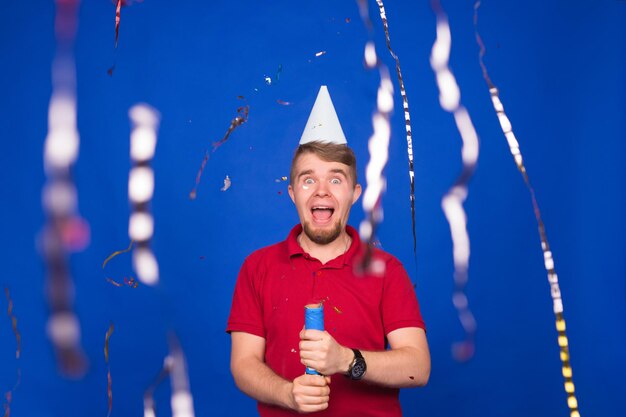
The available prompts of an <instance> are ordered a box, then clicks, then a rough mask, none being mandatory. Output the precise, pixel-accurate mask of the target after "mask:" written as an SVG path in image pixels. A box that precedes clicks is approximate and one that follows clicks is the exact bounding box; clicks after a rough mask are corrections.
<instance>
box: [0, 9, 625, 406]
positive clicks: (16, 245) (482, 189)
mask: <svg viewBox="0 0 626 417" xmlns="http://www.w3.org/2000/svg"><path fill="white" fill-rule="evenodd" d="M371 3H373V4H370V13H371V16H372V20H373V22H374V30H375V32H376V42H377V45H378V51H379V54H380V55H381V57H382V58H383V60H384V61H385V62H386V64H387V65H389V66H390V68H391V69H392V70H393V65H394V63H393V60H392V59H391V56H390V55H389V54H388V52H387V50H386V49H385V45H384V37H383V31H382V24H381V21H380V18H379V16H378V11H377V8H376V5H375V2H371ZM385 6H386V9H387V17H388V20H389V25H390V30H391V40H392V46H393V47H394V49H395V51H396V53H397V54H398V55H399V57H400V60H401V64H402V71H403V75H404V79H405V83H406V88H407V93H408V97H409V102H410V106H411V116H412V123H413V147H414V154H415V171H416V184H415V193H416V218H417V266H415V262H414V259H413V250H412V249H413V248H412V234H411V227H410V224H411V217H410V210H409V198H408V195H409V183H408V172H407V171H408V169H407V157H406V141H405V135H404V118H403V114H402V111H401V108H402V106H401V100H400V95H399V89H398V88H396V92H397V94H396V112H395V114H394V116H393V119H392V125H393V126H392V128H393V137H392V140H391V145H390V160H389V163H388V166H387V169H386V175H387V178H388V189H387V193H386V194H385V196H384V200H383V204H384V210H385V221H384V223H383V225H382V227H381V228H380V235H379V237H380V240H381V243H382V245H383V247H384V248H385V249H386V250H388V251H389V252H392V253H394V254H395V255H396V256H397V257H398V258H400V260H402V261H403V262H404V263H405V265H406V267H407V269H408V271H409V274H410V275H411V277H412V279H414V280H415V282H416V283H417V288H416V291H417V294H418V297H419V299H420V301H421V304H422V309H423V314H424V316H425V319H426V320H427V324H428V338H429V343H430V348H431V351H432V360H433V371H432V376H431V380H430V383H429V385H428V386H427V387H426V388H423V389H416V390H410V391H404V392H403V393H402V396H401V397H402V401H403V404H404V409H405V413H406V415H408V416H457V417H461V416H475V415H480V416H483V417H489V416H502V415H508V416H523V415H533V416H537V417H539V416H566V415H568V410H567V406H566V402H565V394H564V391H563V387H562V377H561V374H560V372H561V370H560V361H559V354H558V347H557V343H556V330H555V329H554V316H553V314H552V304H551V298H550V295H549V287H548V283H547V279H546V273H545V270H544V268H543V258H542V253H541V249H540V244H539V238H538V235H537V229H536V222H535V219H534V215H533V211H532V206H531V203H530V199H529V195H528V192H527V190H526V189H525V186H524V184H523V182H522V178H521V176H520V174H519V173H518V171H517V169H516V167H515V164H514V163H513V160H512V158H511V156H510V154H509V150H508V147H507V144H506V141H505V139H504V137H503V135H502V133H501V131H500V127H499V124H498V121H497V118H496V116H495V113H494V111H493V108H492V107H491V103H490V99H489V94H488V91H487V88H486V85H485V83H484V81H483V78H482V75H481V71H480V67H479V64H478V47H477V45H476V43H475V40H474V33H473V26H472V14H473V2H471V1H466V2H452V1H448V2H445V3H444V4H443V6H444V8H446V10H447V12H448V14H449V19H450V24H451V27H452V54H451V67H452V69H453V71H454V72H455V75H456V77H457V80H458V82H459V85H460V87H461V91H462V100H463V103H464V104H465V106H466V107H467V108H468V110H469V112H470V115H471V116H472V117H473V121H474V124H475V126H476V129H477V131H478V134H479V135H480V139H481V155H480V160H479V164H478V170H477V172H476V175H475V177H474V178H473V180H472V182H471V185H470V193H469V198H468V200H467V203H466V208H467V212H468V216H469V220H468V228H469V233H470V237H471V244H472V257H471V267H470V283H469V286H468V295H469V297H470V303H471V306H472V308H473V312H474V314H475V316H476V319H477V322H478V333H477V346H476V348H477V351H476V355H475V357H474V359H473V360H472V361H470V362H469V363H466V364H459V363H457V362H455V361H454V360H453V359H452V358H451V355H450V345H451V343H452V342H454V341H457V340H459V339H460V338H461V337H462V330H461V327H460V325H459V323H458V320H457V318H456V312H455V310H454V307H453V306H452V303H451V294H452V288H453V280H452V273H453V268H452V257H451V241H450V233H449V229H448V226H447V223H446V221H445V218H444V216H443V214H442V211H441V209H440V199H441V197H442V195H443V194H444V193H445V192H446V190H447V188H448V187H449V186H450V184H451V183H452V182H453V181H454V179H455V178H456V176H457V175H458V173H459V171H460V153H459V152H460V144H461V140H460V137H459V135H458V133H457V131H456V128H455V127H454V123H453V119H452V116H451V115H450V114H448V113H446V112H444V111H443V110H441V108H440V107H439V104H438V92H437V89H436V85H435V83H434V76H433V73H432V70H431V69H430V66H429V54H430V49H431V46H432V43H433V41H434V38H435V17H434V15H433V13H432V10H431V9H430V6H429V3H428V2H425V1H422V2H415V1H399V0H397V1H393V0H389V1H387V2H386V4H385ZM2 9H3V16H4V19H3V24H2V25H1V26H0V53H1V56H2V65H1V66H0V91H1V98H0V132H1V133H0V134H1V135H2V136H1V139H0V140H1V142H0V143H1V144H2V149H1V151H0V174H1V175H0V196H1V199H2V203H1V204H0V222H1V226H0V230H1V233H0V265H1V269H0V284H1V285H2V286H3V287H8V288H9V289H10V291H11V294H12V297H13V302H14V313H15V315H16V316H17V318H18V328H19V331H20V333H21V335H22V352H21V353H22V357H21V359H20V361H19V362H17V361H16V360H15V356H14V352H15V337H14V335H13V332H12V328H11V323H10V320H9V318H8V317H6V315H5V314H4V313H3V317H0V341H1V343H0V390H1V391H3V392H4V391H7V390H9V389H10V388H11V387H12V386H13V384H14V382H15V370H16V367H17V366H19V367H20V368H21V370H22V381H21V384H20V385H19V387H18V388H17V390H16V391H15V392H14V398H13V403H12V415H13V416H16V417H17V416H29V417H44V416H45V417H47V416H86V415H89V416H97V415H105V414H106V412H107V397H106V365H105V362H104V356H103V345H104V336H105V333H106V330H107V328H108V326H109V322H113V323H115V326H116V330H115V332H114V333H113V335H112V337H111V341H110V363H111V372H112V377H113V395H114V402H113V414H112V415H113V416H131V415H134V416H137V415H141V413H142V395H143V391H144V390H145V388H146V387H147V386H148V385H149V384H150V383H151V382H152V380H153V378H154V376H155V375H156V374H157V372H158V370H159V369H160V367H161V364H162V361H163V358H164V356H165V355H166V354H167V340H166V331H167V329H169V328H173V329H175V331H176V332H177V334H178V335H179V337H180V340H181V343H182V345H183V348H184V349H185V353H186V355H187V360H188V365H189V373H190V380H191V387H192V391H193V394H194V401H195V409H196V415H198V416H209V415H210V416H226V415H251V414H253V413H254V411H255V404H254V402H253V401H252V400H250V399H248V398H247V397H245V396H244V395H243V394H241V393H240V392H239V391H238V390H237V389H236V387H235V385H234V383H233V381H232V378H231V376H230V372H229V366H228V361H229V349H230V338H229V336H228V335H227V334H226V333H224V328H225V322H226V318H227V316H228V312H229V308H230V299H231V295H232V291H233V287H234V283H235V279H236V276H237V272H238V269H239V266H240V264H241V263H242V261H243V259H244V257H245V256H246V255H247V254H248V253H250V252H251V251H252V250H254V249H256V248H259V247H261V246H263V245H267V244H270V243H273V242H275V241H278V240H281V239H283V238H284V237H285V236H286V234H287V232H288V230H289V228H290V227H291V226H292V225H293V224H294V223H296V222H297V216H296V212H295V210H294V209H293V207H292V203H291V201H290V199H289V197H288V195H287V193H286V189H287V184H286V183H284V182H280V183H277V182H276V181H275V180H276V179H278V178H280V177H281V176H285V175H288V169H289V163H290V159H291V154H292V152H293V149H294V148H295V146H296V144H297V140H298V138H299V136H300V134H301V131H302V129H303V127H304V124H305V122H306V119H307V117H308V113H309V111H310V108H311V106H312V104H313V101H314V99H315V95H316V93H317V90H318V87H319V85H320V84H327V85H328V86H329V88H330V92H331V94H332V97H333V100H334V102H335V106H336V108H337V110H338V113H339V116H340V118H341V120H342V123H343V128H344V131H345V133H346V136H347V137H348V140H349V142H350V144H351V145H352V147H353V148H354V149H355V151H356V153H357V156H358V158H359V160H360V167H359V172H360V173H361V178H363V175H362V173H363V172H364V169H363V168H364V166H365V164H366V162H367V160H368V159H369V156H368V154H367V139H368V137H369V135H370V134H371V114H372V112H373V110H374V97H375V91H376V88H377V85H378V76H377V74H376V73H375V72H368V71H366V70H365V69H364V68H363V66H362V50H363V47H364V44H365V42H366V41H367V39H368V34H367V31H366V29H365V27H364V26H363V24H362V22H361V20H360V18H359V13H358V8H357V5H356V3H355V2H353V1H322V0H320V1H315V2H312V1H309V2H287V1H271V2H270V1H249V0H241V1H238V2H232V1H228V2H227V1H211V2H208V1H206V2H205V1H186V2H185V1H179V2H171V1H158V0H146V1H145V2H142V3H135V4H133V5H132V6H130V7H125V8H123V9H122V16H121V26H120V38H119V47H118V49H117V50H116V51H114V48H113V43H114V16H115V7H114V5H113V4H111V2H110V1H107V0H90V1H85V2H83V4H82V6H81V9H80V14H79V29H78V33H77V38H76V45H75V56H76V64H77V80H78V81H77V82H78V83H77V94H78V97H77V100H78V127H79V131H80V134H81V148H80V157H79V159H78V162H77V164H76V167H75V170H74V172H75V178H76V181H77V186H78V192H79V200H80V202H79V204H80V212H81V214H82V215H83V216H84V217H85V218H86V219H87V221H88V222H89V223H90V226H91V243H90V245H89V247H88V248H87V249H86V250H84V251H83V252H80V253H77V254H75V255H73V256H72V258H71V262H72V273H73V276H74V279H75V284H76V302H75V308H76V311H77V313H78V315H79V318H80V322H81V326H82V332H83V334H82V343H83V346H84V349H85V351H86V353H87V355H88V357H89V362H90V368H89V371H88V373H87V374H86V376H85V377H84V378H82V379H80V380H70V379H65V378H63V377H62V376H61V375H60V374H59V373H58V372H57V368H56V363H55V360H54V354H53V350H52V348H51V346H50V343H49V341H48V339H47V337H46V333H45V323H46V319H47V314H48V310H47V306H46V301H45V296H44V292H43V289H44V277H45V270H44V264H43V262H42V260H41V257H40V254H39V252H38V250H37V245H36V239H37V235H38V233H39V232H40V230H41V229H42V226H43V225H44V222H45V217H44V214H43V211H42V208H41V198H40V193H41V188H42V186H43V184H44V180H45V178H44V172H43V160H42V148H43V143H44V139H45V137H46V133H47V108H48V103H49V99H50V94H51V90H52V84H51V78H50V68H51V63H52V60H53V57H54V53H55V40H54V29H53V22H54V13H55V7H54V2H52V1H43V0H33V1H29V2H24V1H17V2H16V1H11V2H10V1H8V0H3V1H2ZM347 19H349V21H348V20H347ZM625 22H626V3H625V2H623V1H616V0H601V1H593V2H591V1H586V2H584V1H581V2H571V1H570V2H566V1H557V0H549V1H536V0H531V1H524V2H496V1H485V2H483V5H482V7H481V9H480V30H481V34H482V36H483V39H484V41H485V44H486V47H487V57H486V63H487V65H488V67H489V69H490V74H491V77H492V79H493V81H494V82H495V83H496V84H497V85H498V87H499V88H500V90H501V98H502V100H503V102H504V105H505V109H506V110H507V113H508V115H509V117H510V118H511V121H512V123H513V127H514V131H515V132H516V134H517V137H518V139H519V141H520V144H521V149H522V152H523V155H524V158H525V162H526V166H527V168H528V171H529V174H530V178H531V180H532V181H533V183H534V185H535V188H536V192H537V196H538V199H539V204H540V206H541V209H542V214H543V216H544V220H545V223H546V225H547V232H548V237H549V239H550V243H551V245H552V249H553V252H554V256H555V261H556V268H557V272H558V273H559V277H560V285H561V291H562V293H563V299H564V304H565V317H566V320H567V324H568V329H567V330H568V336H569V338H570V351H571V355H572V365H573V369H574V382H575V383H576V393H577V396H578V399H579V402H580V410H581V413H582V415H583V416H616V415H622V414H623V412H624V411H623V406H622V405H621V404H622V397H623V395H624V392H626V382H625V378H626V360H625V359H624V352H625V347H624V346H625V344H626V272H625V269H626V261H625V256H624V255H625V242H624V236H625V233H624V232H625V226H624V219H623V214H624V212H625V208H626V207H625V189H626V188H625V178H626V176H625V172H624V163H625V162H626V161H625V159H626V152H625V151H626V149H625V148H626V145H625V144H624V143H625V141H624V139H626V128H625V122H624V119H625V109H626V106H625V97H626V86H625V82H624V74H625V73H626V64H625V63H626V56H625V55H626V52H625V46H624V41H625V39H626V25H625ZM320 51H326V54H325V55H322V56H320V57H316V56H315V54H316V53H317V52H320ZM113 62H115V63H116V68H115V72H114V73H113V76H109V75H107V69H108V68H109V67H110V66H111V65H112V64H113ZM280 66H281V67H282V70H281V71H280V76H279V79H277V77H276V74H277V72H278V68H279V67H280ZM266 75H267V76H270V77H271V78H272V79H273V80H274V82H273V83H272V85H267V84H266V83H265V82H264V76H266ZM392 77H393V79H394V82H396V87H397V81H396V79H395V74H393V73H392ZM238 95H243V96H245V97H246V99H247V103H248V104H249V105H250V117H249V120H248V122H247V123H245V124H244V125H242V126H241V127H239V128H238V129H237V130H235V132H234V133H233V134H232V135H231V137H230V139H229V141H228V142H227V143H225V144H224V145H223V146H221V147H220V148H219V149H218V150H217V151H216V152H215V153H213V154H212V155H211V159H210V160H209V162H208V164H207V167H206V169H205V171H204V175H203V178H202V181H201V184H200V188H199V192H198V198H197V199H196V200H195V201H190V200H189V198H188V194H189V192H190V191H191V189H192V188H193V185H194V183H195V176H196V172H197V170H198V168H199V166H200V163H201V161H202V158H203V156H204V152H205V150H206V149H209V147H210V146H211V143H213V142H215V141H217V140H219V139H221V138H222V136H223V134H224V133H225V132H226V129H227V128H228V126H229V124H230V121H231V119H232V118H233V117H235V116H236V108H237V107H238V106H240V105H241V104H242V102H241V101H240V100H238V99H237V96H238ZM276 100H284V101H288V102H291V103H293V104H292V105H290V106H282V105H279V104H277V102H276ZM140 101H143V102H147V103H149V104H151V105H152V106H154V107H155V108H157V109H158V110H159V111H160V112H161V114H162V120H161V128H160V133H159V142H158V145H157V152H156V157H155V160H154V168H155V171H156V182H157V183H156V192H155V196H154V200H153V205H152V207H153V210H154V214H155V217H156V232H155V237H154V242H153V247H154V250H155V252H156V254H157V257H158V259H159V262H160V266H161V274H162V285H161V288H160V289H159V290H158V291H157V290H155V289H151V288H147V287H145V286H139V287H138V288H136V289H131V288H127V287H123V288H117V287H114V286H113V285H111V284H110V283H108V282H107V281H106V280H105V277H107V276H108V277H113V278H116V279H118V280H121V277H123V276H129V275H132V274H133V273H132V270H131V264H130V256H128V254H126V255H122V256H119V257H117V258H115V259H114V260H113V261H111V262H110V264H109V265H108V266H107V269H106V270H105V271H103V270H102V268H101V265H102V262H103V261H104V259H105V258H106V257H107V256H108V255H110V254H111V253H112V252H114V251H115V250H120V249H123V248H125V247H126V246H128V243H129V239H128V235H127V223H128V215H129V205H128V200H127V177H128V170H129V167H130V161H129V156H128V154H129V139H128V138H129V132H130V126H129V121H128V116H127V112H128V109H129V108H130V107H131V106H132V105H134V104H135V103H137V102H140ZM226 175H229V176H230V178H231V179H232V187H231V188H230V189H229V190H227V191H226V192H221V191H220V188H221V187H222V181H223V179H224V177H225V176H226ZM362 217H363V212H362V209H361V206H360V203H357V205H356V206H355V208H354V210H353V214H352V221H351V223H352V224H353V225H358V223H359V222H360V220H361V218H362ZM161 297H164V299H165V300H166V302H165V303H164V304H163V303H162V302H161ZM6 303H7V302H6V300H5V299H4V298H3V299H1V300H0V306H1V308H2V310H3V311H6V308H7V304H6ZM164 305H165V306H166V307H163V306H164ZM156 398H157V402H158V404H157V405H158V407H159V411H160V412H159V415H161V416H166V415H169V413H170V412H169V385H168V384H167V383H165V384H164V385H163V386H161V387H160V388H159V389H158V391H157V394H156Z"/></svg>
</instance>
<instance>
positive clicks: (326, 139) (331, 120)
mask: <svg viewBox="0 0 626 417" xmlns="http://www.w3.org/2000/svg"><path fill="white" fill-rule="evenodd" d="M309 142H323V143H334V144H337V145H344V144H347V143H348V141H347V140H346V137H345V135H344V134H343V130H342V129H341V124H340V123H339V118H338V117H337V113H336V112H335V106H333V101H332V100H331V99H330V94H329V93H328V88H327V87H326V86H325V85H323V86H321V87H320V91H319V93H317V98H316V99H315V104H314V105H313V110H311V114H310V115H309V120H308V121H307V122H306V126H305V127H304V132H302V137H301V138H300V145H303V144H305V143H309Z"/></svg>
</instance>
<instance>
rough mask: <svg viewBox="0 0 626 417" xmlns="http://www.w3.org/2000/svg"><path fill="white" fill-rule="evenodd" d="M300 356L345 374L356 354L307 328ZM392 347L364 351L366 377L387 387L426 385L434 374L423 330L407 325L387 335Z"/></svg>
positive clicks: (326, 370)
mask: <svg viewBox="0 0 626 417" xmlns="http://www.w3.org/2000/svg"><path fill="white" fill-rule="evenodd" d="M300 338H301V342H300V358H301V361H302V363H303V364H305V365H306V366H309V367H311V368H314V369H316V370H317V371H319V372H320V373H322V374H324V375H333V374H336V373H341V374H345V373H347V372H348V368H349V366H350V364H351V363H352V360H353V359H354V353H353V352H352V350H351V349H350V348H348V347H346V346H342V345H340V344H339V343H337V341H336V340H335V339H334V338H333V337H332V336H331V335H330V334H329V333H328V332H325V331H324V332H322V331H319V330H303V331H302V332H301V333H300ZM387 340H388V341H389V347H390V349H389V350H384V351H379V352H373V351H361V353H362V354H363V358H364V359H365V363H366V364H367V372H366V373H365V376H364V380H365V381H368V382H371V383H374V384H378V385H384V386H387V387H393V388H403V387H418V386H424V385H426V383H427V382H428V378H429V376H430V353H429V351H428V342H427V341H426V334H425V332H424V330H423V329H420V328H417V327H405V328H401V329H397V330H394V331H392V332H390V333H389V334H388V335H387Z"/></svg>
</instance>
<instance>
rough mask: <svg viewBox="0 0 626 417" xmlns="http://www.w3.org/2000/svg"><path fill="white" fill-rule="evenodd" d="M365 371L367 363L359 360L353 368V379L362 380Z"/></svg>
mask: <svg viewBox="0 0 626 417" xmlns="http://www.w3.org/2000/svg"><path fill="white" fill-rule="evenodd" d="M365 369H366V366H365V361H364V360H357V361H356V363H355V364H354V366H353V367H352V378H354V379H361V378H362V377H363V374H365Z"/></svg>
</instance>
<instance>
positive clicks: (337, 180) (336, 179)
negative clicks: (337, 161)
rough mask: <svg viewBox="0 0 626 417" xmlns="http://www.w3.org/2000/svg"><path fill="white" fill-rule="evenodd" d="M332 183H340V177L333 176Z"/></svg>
mask: <svg viewBox="0 0 626 417" xmlns="http://www.w3.org/2000/svg"><path fill="white" fill-rule="evenodd" d="M330 183H331V184H336V185H338V184H341V180H340V179H339V178H333V179H332V180H330Z"/></svg>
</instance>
